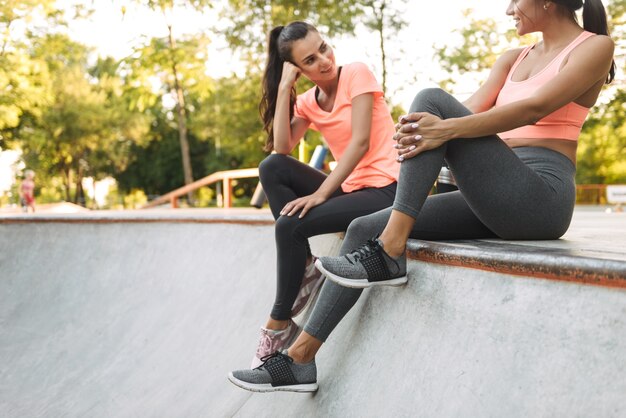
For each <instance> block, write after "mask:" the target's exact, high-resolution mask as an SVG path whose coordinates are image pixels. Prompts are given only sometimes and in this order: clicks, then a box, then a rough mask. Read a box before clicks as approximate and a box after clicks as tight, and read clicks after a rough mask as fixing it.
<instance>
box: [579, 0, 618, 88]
mask: <svg viewBox="0 0 626 418" xmlns="http://www.w3.org/2000/svg"><path fill="white" fill-rule="evenodd" d="M583 28H584V29H585V30H586V31H589V32H593V33H597V34H598V35H606V36H609V25H608V23H607V19H606V11H605V10H604V5H603V4H602V1H601V0H585V3H584V5H583ZM614 78H615V61H613V62H612V63H611V68H610V70H609V75H608V76H607V78H606V84H609V83H611V81H613V79H614Z"/></svg>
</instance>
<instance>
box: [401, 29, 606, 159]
mask: <svg viewBox="0 0 626 418" xmlns="http://www.w3.org/2000/svg"><path fill="white" fill-rule="evenodd" d="M613 50H614V44H613V41H612V40H611V38H609V37H607V36H602V35H597V36H593V37H592V38H589V39H588V40H587V41H586V42H584V43H583V44H581V45H580V46H579V47H578V48H576V49H575V50H574V51H572V53H571V54H570V56H569V59H568V62H567V64H566V65H564V67H563V68H562V69H561V71H560V72H559V74H558V75H557V76H556V77H554V78H553V79H552V80H551V81H550V82H549V83H548V84H546V85H544V86H542V87H541V88H540V89H539V90H537V93H536V94H534V95H533V96H532V97H530V98H528V99H524V100H520V101H517V102H514V103H509V104H507V105H504V106H499V107H497V108H492V109H490V110H487V111H485V112H482V113H477V114H473V115H469V116H465V117H462V118H450V119H446V120H441V119H439V118H437V117H436V116H433V115H430V114H428V113H413V114H411V115H408V116H409V120H411V121H415V122H414V123H406V124H404V125H403V126H402V127H401V128H400V129H399V130H398V133H396V137H395V139H396V140H398V141H399V143H400V144H402V146H404V147H407V146H408V148H404V149H402V150H401V151H399V153H400V154H402V157H403V158H411V157H413V156H415V155H417V154H419V153H420V152H423V151H425V150H428V149H433V148H436V147H438V146H441V145H442V144H443V143H444V142H446V141H449V140H450V139H455V138H477V137H481V136H486V135H492V134H496V133H499V132H505V131H509V130H511V129H515V128H519V127H520V126H526V125H532V124H534V123H536V122H537V121H539V120H540V119H542V118H543V117H545V116H547V115H549V114H550V113H552V112H554V111H555V110H557V109H559V108H561V107H563V106H565V105H566V104H568V103H570V102H573V101H575V100H576V99H577V98H579V97H580V96H581V95H583V94H584V93H585V92H587V91H588V90H589V89H591V88H592V87H593V86H594V85H595V84H597V83H599V82H602V81H603V80H605V79H606V75H607V73H608V71H609V68H610V66H611V62H612V59H613ZM416 125H417V127H416ZM416 134H417V135H416Z"/></svg>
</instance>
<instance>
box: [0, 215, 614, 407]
mask: <svg viewBox="0 0 626 418" xmlns="http://www.w3.org/2000/svg"><path fill="white" fill-rule="evenodd" d="M77 216H78V215H77ZM0 231H1V233H0V248H2V252H1V253H0V277H1V279H0V358H1V360H2V361H1V362H0V416H3V417H60V416H63V417H135V416H140V417H294V416H301V417H318V416H319V417H404V416H406V417H414V416H418V417H503V416H506V417H527V416H533V417H535V416H545V417H555V416H563V417H570V416H581V417H583V416H585V417H587V416H593V417H619V416H625V415H626V396H624V394H625V393H626V379H625V378H624V376H626V291H624V289H620V288H607V287H602V286H591V285H584V284H579V283H568V282H562V281H552V280H542V279H531V278H524V277H518V276H510V275H504V274H498V273H491V272H486V271H481V270H470V269H465V268H461V267H450V266H445V265H438V264H431V263H426V262H422V261H416V260H413V261H411V264H410V273H409V274H410V281H409V284H408V285H407V286H406V287H404V288H399V289H395V288H393V289H392V288H389V289H372V290H368V291H366V292H365V293H364V296H363V297H362V298H361V300H360V301H359V304H358V305H357V306H356V307H355V309H353V310H352V311H351V312H350V313H349V315H348V317H347V318H346V319H345V320H344V322H343V323H342V324H341V325H340V326H339V328H338V329H337V330H336V332H335V333H334V334H333V335H332V336H331V339H330V341H329V342H328V343H327V344H326V345H325V347H323V349H322V351H321V352H320V354H319V356H318V369H319V375H318V382H319V384H320V390H319V391H318V392H317V393H316V394H313V395H308V394H305V395H303V394H291V393H275V394H251V393H249V392H246V391H243V390H241V389H238V388H236V387H235V386H233V385H232V384H230V383H229V382H228V381H227V380H226V374H227V373H228V371H230V370H232V369H234V368H243V367H246V366H248V365H249V362H250V358H251V355H252V354H253V351H254V349H255V344H256V341H257V333H258V327H259V325H261V323H262V322H263V321H264V320H265V318H266V315H267V313H268V312H269V309H270V308H271V302H272V300H273V293H274V286H275V282H274V281H275V278H274V275H275V251H274V245H273V228H272V226H271V222H269V221H268V220H267V218H264V219H263V220H258V219H247V218H239V219H222V220H219V219H208V218H197V217H188V218H184V217H183V218H173V217H172V218H170V219H169V220H168V219H164V218H160V217H158V216H157V217H155V216H143V217H142V216H139V215H135V216H134V217H129V218H118V219H113V220H111V219H98V218H93V217H92V218H90V217H82V218H52V219H45V218H41V219H39V221H37V220H36V219H35V220H34V221H33V220H28V221H24V220H23V219H21V220H20V219H16V220H12V221H5V222H2V224H0ZM313 247H314V251H315V252H316V253H320V254H321V253H332V252H334V251H336V250H337V248H338V238H337V236H324V237H318V238H317V239H315V240H314V242H313Z"/></svg>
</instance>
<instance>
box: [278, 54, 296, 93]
mask: <svg viewBox="0 0 626 418" xmlns="http://www.w3.org/2000/svg"><path fill="white" fill-rule="evenodd" d="M299 77H300V69H299V68H298V67H296V66H295V65H293V64H292V63H290V62H289V61H285V62H283V74H282V76H281V78H280V85H281V87H283V88H286V89H289V90H291V88H292V87H293V85H294V84H295V82H296V81H298V78H299Z"/></svg>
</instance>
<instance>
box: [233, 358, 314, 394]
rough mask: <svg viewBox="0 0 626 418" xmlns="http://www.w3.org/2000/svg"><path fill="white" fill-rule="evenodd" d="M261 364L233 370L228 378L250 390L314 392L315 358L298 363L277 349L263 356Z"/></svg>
mask: <svg viewBox="0 0 626 418" xmlns="http://www.w3.org/2000/svg"><path fill="white" fill-rule="evenodd" d="M262 360H263V361H262V364H261V365H260V366H259V367H257V368H254V369H252V370H235V371H233V372H230V373H229V374H228V380H230V381H231V382H232V383H233V384H235V385H237V386H239V387H240V388H242V389H246V390H249V391H252V392H276V391H286V392H315V391H316V390H317V367H316V366H315V359H313V360H312V361H310V362H309V363H306V364H298V363H295V362H294V361H293V359H292V358H291V357H289V356H288V355H287V354H284V353H281V352H279V351H277V352H275V353H273V354H270V355H268V356H265V357H263V359H262Z"/></svg>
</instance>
